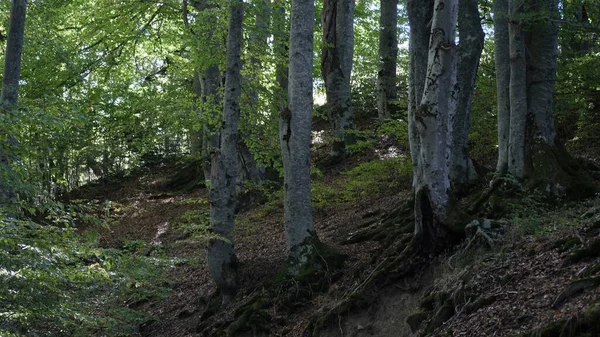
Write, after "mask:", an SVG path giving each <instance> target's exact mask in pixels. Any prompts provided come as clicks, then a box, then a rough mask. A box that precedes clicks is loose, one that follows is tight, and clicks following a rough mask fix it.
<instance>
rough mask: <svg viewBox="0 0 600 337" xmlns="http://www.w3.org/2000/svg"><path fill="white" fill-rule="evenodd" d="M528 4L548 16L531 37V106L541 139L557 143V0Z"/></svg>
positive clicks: (535, 28) (528, 86) (529, 80)
mask: <svg viewBox="0 0 600 337" xmlns="http://www.w3.org/2000/svg"><path fill="white" fill-rule="evenodd" d="M528 5H529V6H530V7H531V8H534V9H535V10H538V11H541V12H542V13H545V14H546V15H547V17H545V18H544V20H542V22H540V23H538V24H536V25H534V26H533V27H532V28H531V31H530V36H529V38H528V39H527V44H526V50H527V56H528V59H527V106H528V112H529V114H530V115H531V116H532V117H533V120H534V122H535V130H533V135H534V137H536V139H537V141H541V142H543V143H545V144H548V145H551V146H554V138H555V131H554V119H553V108H554V86H555V83H556V64H557V60H558V24H557V23H555V22H554V21H552V20H553V19H554V20H556V19H558V5H557V2H556V0H530V1H529V3H528Z"/></svg>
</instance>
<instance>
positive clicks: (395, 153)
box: [375, 146, 406, 160]
mask: <svg viewBox="0 0 600 337" xmlns="http://www.w3.org/2000/svg"><path fill="white" fill-rule="evenodd" d="M375 153H376V154H377V157H379V159H381V160H384V159H390V158H397V157H406V154H404V153H402V151H401V150H400V149H399V148H398V147H397V146H390V147H388V148H387V149H383V150H379V149H377V150H375Z"/></svg>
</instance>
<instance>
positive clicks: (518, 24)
mask: <svg viewBox="0 0 600 337" xmlns="http://www.w3.org/2000/svg"><path fill="white" fill-rule="evenodd" d="M506 4H507V2H506V1H504V0H496V4H495V13H494V16H495V18H494V20H495V21H496V22H497V25H496V33H495V34H496V35H497V36H498V37H499V38H498V40H497V41H496V44H495V47H496V49H497V50H496V54H498V55H499V56H500V57H498V59H497V60H496V65H497V66H496V68H497V78H498V84H497V90H498V104H499V105H498V110H499V114H498V118H499V120H498V134H499V156H498V164H497V170H498V173H500V174H504V173H508V174H511V175H513V176H514V177H516V178H518V179H520V180H523V181H528V185H530V186H531V187H535V188H539V189H540V190H541V191H544V193H546V194H548V195H551V196H563V195H565V194H566V195H571V196H585V195H590V194H592V193H594V192H595V191H596V187H595V186H594V184H593V183H592V180H591V178H590V177H589V176H587V174H586V173H584V172H583V171H582V170H581V169H580V168H579V165H578V164H577V163H576V162H575V161H574V159H573V158H572V157H571V156H570V155H569V154H568V153H567V152H566V150H565V149H564V148H563V147H562V146H560V145H559V144H557V142H556V132H555V129H554V118H553V110H554V89H555V82H556V67H557V59H558V24H557V18H558V2H557V1H555V0H510V1H508V6H507V5H506ZM504 18H507V19H508V23H506V22H505V19H504ZM507 26H508V38H507V36H506V35H507V31H506V27H507ZM506 42H508V46H507V45H506ZM507 50H508V51H507ZM506 55H510V57H507V56H506ZM507 72H509V75H507V74H506V73H507ZM507 80H508V83H507ZM507 84H508V90H507V89H506V86H507ZM507 93H508V96H507Z"/></svg>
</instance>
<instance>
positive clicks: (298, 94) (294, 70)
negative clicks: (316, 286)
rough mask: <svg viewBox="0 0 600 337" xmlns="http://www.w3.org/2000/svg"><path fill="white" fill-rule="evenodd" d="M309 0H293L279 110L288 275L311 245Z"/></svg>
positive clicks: (305, 261) (298, 267)
mask: <svg viewBox="0 0 600 337" xmlns="http://www.w3.org/2000/svg"><path fill="white" fill-rule="evenodd" d="M314 11H315V9H314V2H313V0H293V1H292V12H291V28H290V53H289V55H290V56H289V59H290V61H289V75H288V79H289V87H288V92H289V93H288V95H289V96H288V105H289V106H288V107H287V108H284V109H283V110H281V113H280V117H279V136H280V143H281V153H282V158H283V177H284V184H283V193H284V216H285V230H286V238H287V248H288V272H289V273H290V274H292V275H297V274H299V273H300V271H301V270H302V269H303V268H305V267H306V265H307V264H309V263H310V261H309V259H310V256H311V255H312V254H313V252H314V249H313V247H314V241H315V240H318V238H317V235H316V233H315V231H314V227H313V218H312V206H311V189H310V142H311V126H312V109H313V98H312V93H313V85H312V80H313V78H312V66H313V57H312V54H313V38H314V33H313V27H314V26H313V18H314Z"/></svg>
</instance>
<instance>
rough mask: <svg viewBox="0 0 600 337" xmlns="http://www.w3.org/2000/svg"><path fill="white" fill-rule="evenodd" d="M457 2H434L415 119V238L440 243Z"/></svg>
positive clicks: (453, 107) (445, 205)
mask: <svg viewBox="0 0 600 337" xmlns="http://www.w3.org/2000/svg"><path fill="white" fill-rule="evenodd" d="M457 15H458V0H436V1H435V4H434V12H433V19H432V26H431V40H430V45H429V54H428V58H427V60H428V62H427V77H426V83H425V90H424V91H423V99H422V100H421V104H420V106H419V107H418V109H417V112H416V113H415V115H414V121H413V122H414V123H415V124H416V128H417V132H418V137H419V148H418V152H417V165H416V170H415V196H416V198H415V220H416V222H415V236H416V237H418V238H424V237H425V238H427V239H428V240H431V242H429V245H430V246H433V247H435V246H438V245H440V243H439V242H437V240H439V239H440V238H442V237H444V236H445V234H444V233H445V231H446V229H445V228H444V226H443V225H444V223H445V221H446V216H447V212H448V206H449V201H450V195H449V193H450V189H451V186H450V153H451V141H452V139H451V132H450V129H451V126H450V123H451V120H452V119H453V117H454V113H455V111H456V98H455V96H454V95H453V88H454V86H455V85H456V73H457V69H456V68H457V47H456V45H455V42H454V41H455V37H456V36H455V33H456V23H457Z"/></svg>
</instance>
